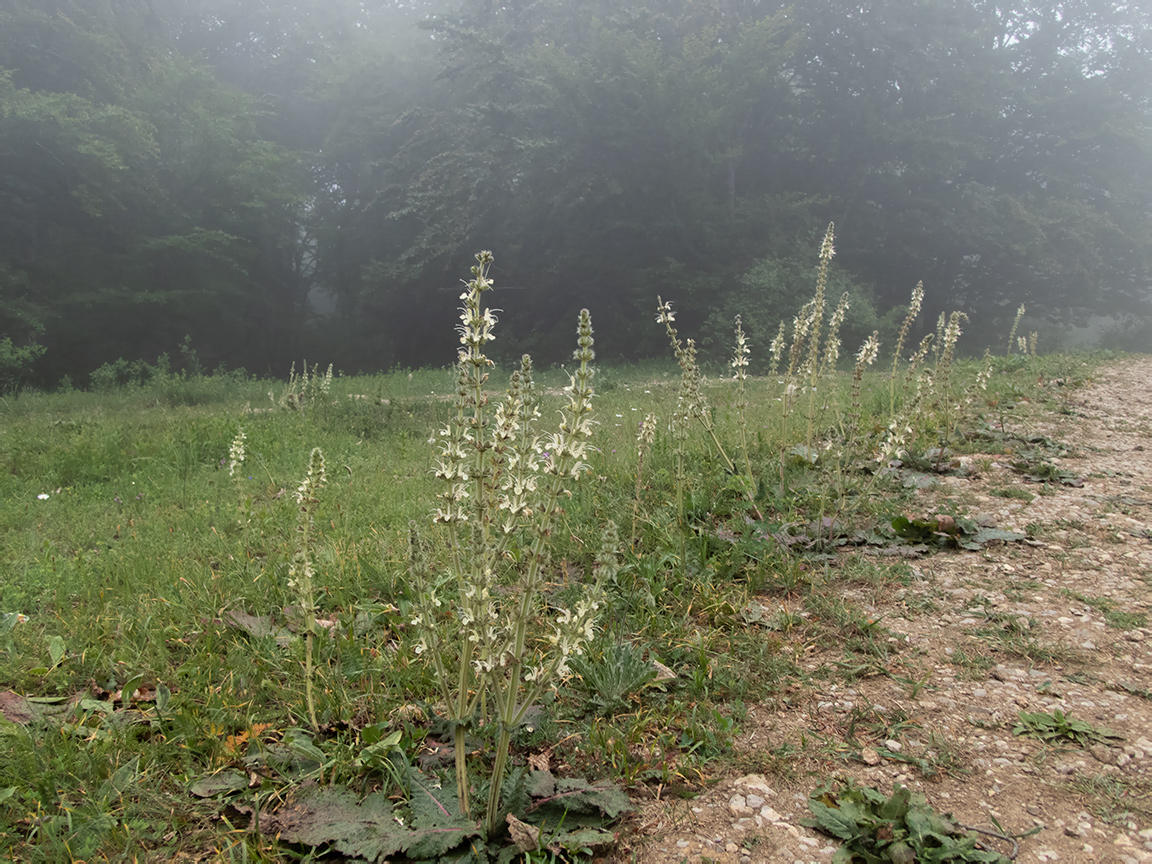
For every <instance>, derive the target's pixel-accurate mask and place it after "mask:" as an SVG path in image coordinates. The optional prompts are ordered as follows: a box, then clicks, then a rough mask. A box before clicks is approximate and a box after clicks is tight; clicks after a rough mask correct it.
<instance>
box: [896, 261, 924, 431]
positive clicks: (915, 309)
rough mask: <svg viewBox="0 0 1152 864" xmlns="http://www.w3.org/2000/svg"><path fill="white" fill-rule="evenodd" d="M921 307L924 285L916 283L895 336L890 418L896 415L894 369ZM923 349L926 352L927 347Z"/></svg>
mask: <svg viewBox="0 0 1152 864" xmlns="http://www.w3.org/2000/svg"><path fill="white" fill-rule="evenodd" d="M923 305H924V283H923V282H917V283H916V287H915V288H913V289H912V300H911V302H910V303H909V304H908V314H907V315H905V316H904V323H903V324H901V325H900V332H899V334H897V336H896V350H895V351H893V352H892V376H891V378H890V379H889V382H888V414H889V415H890V416H895V415H896V369H897V368H898V367H899V365H900V355H901V354H903V353H904V340H905V339H907V338H908V331H909V330H911V329H912V325H913V324H915V323H916V319H917V318H919V317H920V309H921V308H922V307H923ZM921 344H923V343H921ZM924 347H925V350H927V346H924ZM921 359H923V358H921Z"/></svg>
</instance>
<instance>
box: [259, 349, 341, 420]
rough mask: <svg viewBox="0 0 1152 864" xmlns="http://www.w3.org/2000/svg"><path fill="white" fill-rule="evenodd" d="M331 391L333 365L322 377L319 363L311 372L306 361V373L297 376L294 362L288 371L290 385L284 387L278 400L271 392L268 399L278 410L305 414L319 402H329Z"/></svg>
mask: <svg viewBox="0 0 1152 864" xmlns="http://www.w3.org/2000/svg"><path fill="white" fill-rule="evenodd" d="M331 389H332V364H331V363H329V364H328V371H327V372H325V373H324V374H323V375H321V374H320V364H319V363H317V364H315V365H314V366H313V367H312V369H311V372H309V369H308V361H307V360H305V361H304V371H303V372H302V373H301V374H300V375H297V374H296V361H295V360H293V361H292V368H291V369H289V370H288V383H287V384H285V385H284V392H283V393H281V394H280V398H279V399H277V398H276V394H275V393H274V392H273V391H271V390H269V391H268V398H269V399H270V400H271V401H272V404H273V405H274V406H276V407H278V408H284V409H289V410H292V411H301V412H303V411H306V410H308V409H310V408H315V407H316V404H317V403H318V402H320V401H325V400H327V397H328V393H329V391H331Z"/></svg>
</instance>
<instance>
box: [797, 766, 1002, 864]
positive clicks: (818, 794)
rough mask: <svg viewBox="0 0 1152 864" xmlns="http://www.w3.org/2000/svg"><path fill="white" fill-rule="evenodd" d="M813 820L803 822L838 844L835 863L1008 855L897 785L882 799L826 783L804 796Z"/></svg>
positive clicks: (993, 863)
mask: <svg viewBox="0 0 1152 864" xmlns="http://www.w3.org/2000/svg"><path fill="white" fill-rule="evenodd" d="M808 809H809V810H811V811H812V814H813V818H811V819H803V820H801V821H802V823H803V824H804V825H807V826H808V827H810V828H818V829H819V830H821V831H823V832H824V833H825V834H828V835H830V836H832V837H835V838H836V839H838V840H840V841H842V844H843V845H841V847H840V848H839V849H837V850H836V853H835V854H834V855H833V856H832V862H833V864H853V862H857V861H859V862H863V864H913V862H924V864H930V862H945V861H955V862H961V861H964V862H989V864H1006V862H1007V861H1008V860H1009V859H1008V858H1007V857H1006V856H1004V855H1002V854H1000V853H999V852H995V851H992V850H989V849H987V848H986V847H985V844H984V843H982V842H981V841H980V840H979V839H978V838H977V837H976V836H975V835H972V834H968V833H966V832H965V831H964V830H963V828H961V827H960V826H958V825H957V824H956V823H955V822H953V821H952V819H951V816H950V815H949V814H944V815H941V814H939V813H937V812H936V811H935V810H934V809H933V808H932V807H931V805H929V804H928V801H927V799H926V798H925V797H924V795H923V793H921V792H911V791H909V789H908V788H907V787H906V786H897V787H896V789H895V791H893V793H892V795H891V796H885V795H884V794H883V793H881V792H878V791H877V790H876V789H873V788H871V787H868V786H857V785H855V784H854V783H852V782H851V781H850V780H849V781H844V782H843V783H842V784H840V785H836V786H834V785H832V784H830V783H829V784H825V785H823V786H821V787H819V788H818V789H816V790H815V791H814V792H812V794H811V795H810V796H809V798H808Z"/></svg>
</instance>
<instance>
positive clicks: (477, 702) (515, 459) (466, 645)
mask: <svg viewBox="0 0 1152 864" xmlns="http://www.w3.org/2000/svg"><path fill="white" fill-rule="evenodd" d="M476 258H477V264H476V266H474V267H473V268H472V279H471V281H469V282H468V283H467V286H466V289H465V291H464V293H463V294H461V300H462V301H463V305H462V306H461V309H460V321H461V324H460V326H459V327H458V328H457V330H458V332H459V334H460V343H461V345H462V346H463V347H462V348H461V349H460V351H459V354H458V358H457V393H456V406H455V413H454V417H453V418H452V419H451V420H450V421H449V422H448V423H447V424H446V425H445V426H444V427H443V428H442V429H441V430H440V431H439V434H438V436H437V438H438V441H439V451H440V455H439V459H438V461H437V465H436V476H437V477H438V478H439V479H440V480H441V481H442V482H443V484H444V491H443V492H441V494H440V496H439V497H440V499H441V504H440V506H439V507H438V508H437V510H436V512H435V514H434V516H433V521H434V523H436V524H439V525H442V526H444V529H445V530H446V531H447V533H448V544H447V545H448V550H449V551H448V556H449V560H448V561H447V563H446V566H444V567H443V570H444V576H443V577H442V578H439V579H434V578H433V577H432V575H431V573H432V572H433V570H432V567H431V566H430V565H429V564H428V563H427V562H426V561H425V560H424V557H423V554H422V551H421V550H422V547H421V545H420V543H419V540H418V538H417V537H414V538H413V541H412V543H411V544H410V546H411V548H412V550H413V552H412V554H411V573H412V577H413V582H414V585H415V589H416V590H415V596H414V604H413V605H414V615H413V617H412V625H413V626H414V627H415V628H416V632H417V634H418V638H419V644H418V646H417V652H418V653H420V654H423V655H424V656H426V657H428V658H429V662H430V663H431V665H432V668H433V670H434V672H435V678H436V681H437V685H438V687H439V689H440V694H441V698H442V699H443V702H444V705H445V707H446V711H447V714H448V718H449V720H450V721H451V722H452V723H453V725H454V727H455V733H454V735H455V745H456V747H455V758H456V786H457V793H458V796H459V801H460V808H461V811H462V812H463V813H464V814H465V815H469V814H471V809H472V808H471V802H470V785H469V781H468V767H467V746H466V742H465V733H466V731H467V729H468V728H469V726H470V725H471V724H473V723H474V722H475V719H476V717H477V716H479V717H480V719H481V720H484V721H490V722H492V723H494V725H495V728H496V739H497V740H496V748H495V753H494V757H493V764H492V773H491V777H490V783H489V792H488V802H487V808H486V810H485V813H484V816H483V821H482V825H483V827H484V830H485V831H486V832H487V833H488V834H489V835H492V834H494V833H495V832H496V831H497V830H498V829H499V827H500V826H501V824H502V821H501V810H500V807H501V798H500V793H501V787H502V784H503V779H504V775H505V772H506V770H507V765H508V752H509V748H510V745H511V736H512V731H513V730H514V729H515V728H516V726H517V725H518V724H519V723H520V722H521V721H522V719H523V717H524V715H525V713H526V712H527V711H528V709H529V708H530V707H531V706H532V705H533V704H534V703H535V702H536V701H537V700H538V699H539V698H540V697H541V696H542V695H543V694H544V693H545V692H546V691H547V690H548V689H549V688H550V687H552V686H553V684H554V682H555V681H556V680H557V679H558V678H560V677H562V676H564V675H565V674H566V672H567V664H568V660H569V658H571V657H572V656H573V655H578V654H580V653H582V651H583V648H584V645H585V644H586V643H587V642H588V640H589V639H591V638H592V632H593V626H594V624H595V621H596V617H597V612H598V610H599V609H600V607H601V606H602V604H603V602H604V594H603V589H602V587H601V585H600V581H599V580H600V577H601V576H602V575H603V572H604V569H603V567H598V568H597V570H596V574H595V578H594V580H593V584H591V585H590V586H588V588H587V589H586V591H585V595H584V597H583V598H582V599H580V600H579V601H577V603H576V604H575V606H574V607H573V608H570V609H562V610H560V611H559V613H558V614H556V615H555V617H554V619H553V624H552V625H551V632H550V633H543V634H539V633H534V632H532V630H533V622H534V621H535V619H536V617H537V615H538V614H539V613H540V611H541V602H540V592H541V588H542V587H543V584H544V579H545V568H546V566H547V562H548V551H549V538H550V537H551V535H552V528H553V523H554V521H555V518H556V516H557V515H558V513H559V512H560V506H559V501H560V498H561V497H562V496H563V495H565V494H570V490H569V488H568V486H569V484H570V483H572V482H575V481H577V480H579V479H580V477H581V475H582V474H584V472H585V471H586V469H587V465H586V463H585V461H584V460H585V455H586V453H587V449H588V446H589V440H590V438H591V435H592V425H593V421H592V418H591V412H592V399H593V395H594V393H593V388H592V376H593V370H592V365H591V364H592V360H593V358H594V356H595V355H594V353H593V350H592V345H593V338H592V322H591V318H590V316H589V314H588V310H587V309H584V310H581V312H580V316H579V323H578V327H577V337H578V338H577V345H578V347H577V349H576V352H575V355H574V359H575V360H576V361H577V362H578V364H579V365H578V367H577V369H576V372H575V373H574V374H572V375H570V376H569V384H568V386H567V387H566V388H565V389H564V393H565V397H566V398H565V404H564V407H563V408H562V409H561V412H560V414H561V418H560V423H559V427H558V429H557V430H556V431H554V432H551V433H548V434H538V433H536V432H535V431H534V428H535V423H536V419H537V418H538V416H539V411H538V407H537V401H536V397H535V391H534V388H533V387H532V385H531V364H530V361H528V362H525V361H522V365H521V368H520V376H519V378H516V377H515V376H514V380H513V383H512V386H511V387H510V388H509V392H508V394H507V395H506V398H505V399H504V400H503V401H501V402H500V403H499V404H498V405H497V406H496V407H495V408H494V409H493V408H492V407H491V406H490V404H489V399H488V395H487V393H486V392H485V390H484V385H485V383H486V382H487V380H488V368H489V367H490V366H491V365H492V361H491V360H490V359H489V358H488V356H487V355H486V353H485V346H486V345H487V344H488V343H489V342H491V341H492V340H493V339H494V338H495V336H494V335H493V332H492V331H493V329H494V327H495V325H496V318H495V316H494V315H493V314H492V311H491V310H490V309H488V308H485V307H484V305H483V294H484V292H486V291H488V290H489V289H490V288H491V287H492V281H491V280H490V279H489V277H488V272H489V269H490V267H491V264H492V254H491V253H490V252H481V253H480V254H479V255H477V256H476ZM511 535H516V536H519V537H521V539H522V541H523V542H522V547H523V548H524V549H525V551H524V553H523V554H522V555H521V556H518V557H517V556H505V555H502V554H500V552H501V550H502V548H503V546H504V538H507V537H508V536H511ZM609 541H611V543H612V544H614V548H613V549H612V550H611V551H604V550H602V556H604V557H605V559H606V558H607V557H611V556H614V555H616V554H618V550H616V549H615V546H617V545H618V544H619V539H618V537H616V533H615V529H614V528H613V529H612V531H611V533H610V536H609V535H606V540H605V544H607V543H608V542H609ZM514 559H516V560H514ZM598 563H599V559H598ZM446 607H448V608H446ZM447 613H450V614H447Z"/></svg>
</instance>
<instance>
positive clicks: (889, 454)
mask: <svg viewBox="0 0 1152 864" xmlns="http://www.w3.org/2000/svg"><path fill="white" fill-rule="evenodd" d="M912 434H913V433H912V426H911V425H910V424H909V423H908V421H907V420H905V419H904V418H902V417H893V418H892V420H891V421H890V422H889V423H888V429H887V431H886V432H885V433H884V439H883V440H882V441H881V442H880V454H879V455H878V456H877V457H876V461H877V462H879V463H880V464H881V465H888V464H889V463H891V462H892V461H893V460H895V459H900V458H902V457H903V456H904V454H905V453H906V452H907V450H906V449H905V448H906V445H907V444H908V442H909V441H911V440H912Z"/></svg>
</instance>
